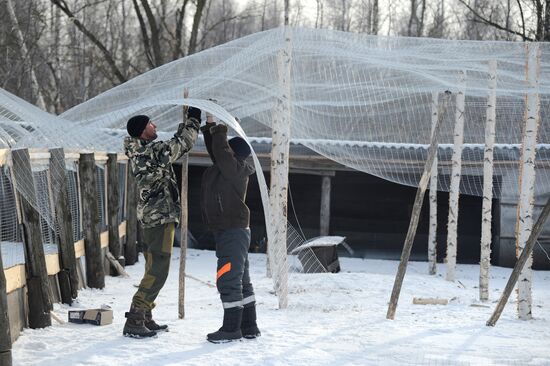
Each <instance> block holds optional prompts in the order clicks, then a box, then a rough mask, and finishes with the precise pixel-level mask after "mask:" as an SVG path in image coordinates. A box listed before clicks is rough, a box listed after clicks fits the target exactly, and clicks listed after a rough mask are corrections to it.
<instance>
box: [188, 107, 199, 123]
mask: <svg viewBox="0 0 550 366" xmlns="http://www.w3.org/2000/svg"><path fill="white" fill-rule="evenodd" d="M187 118H195V119H196V120H197V121H199V124H200V122H201V110H200V109H198V108H195V107H189V109H188V110H187Z"/></svg>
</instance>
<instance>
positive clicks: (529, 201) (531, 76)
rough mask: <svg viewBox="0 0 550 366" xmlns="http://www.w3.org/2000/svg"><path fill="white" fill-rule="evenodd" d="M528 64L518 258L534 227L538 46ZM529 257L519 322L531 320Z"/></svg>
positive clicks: (523, 274)
mask: <svg viewBox="0 0 550 366" xmlns="http://www.w3.org/2000/svg"><path fill="white" fill-rule="evenodd" d="M526 47H527V54H528V61H527V67H526V73H527V84H528V85H529V88H530V90H529V92H528V93H527V100H526V111H525V127H524V129H523V131H524V132H523V142H522V146H521V168H520V172H521V173H520V193H519V202H518V232H517V234H516V255H517V256H518V257H519V255H520V253H521V252H522V251H523V250H524V247H525V243H526V241H527V238H528V237H529V236H530V233H531V230H532V225H533V203H534V199H535V173H536V172H535V157H536V144H537V134H538V128H539V118H540V116H539V113H540V100H539V95H538V77H539V73H540V53H539V46H538V44H537V43H527V44H526ZM532 263H533V258H532V257H531V256H529V258H528V259H527V262H526V265H525V266H524V267H523V269H522V271H521V273H520V276H519V282H518V315H519V318H520V319H523V320H528V319H531V318H532V294H531V277H532V271H531V265H532Z"/></svg>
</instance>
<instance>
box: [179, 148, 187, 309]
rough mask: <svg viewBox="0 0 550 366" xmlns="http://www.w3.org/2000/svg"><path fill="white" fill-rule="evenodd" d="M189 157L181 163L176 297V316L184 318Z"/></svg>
mask: <svg viewBox="0 0 550 366" xmlns="http://www.w3.org/2000/svg"><path fill="white" fill-rule="evenodd" d="M188 163H189V156H188V154H185V155H184V156H183V159H182V161H181V192H180V197H181V219H180V226H181V235H180V272H179V296H178V316H179V318H180V319H183V318H185V263H186V258H187V229H188V228H187V221H188V218H189V213H188V208H187V207H188V206H187V191H188V186H189V185H188V175H189V169H188Z"/></svg>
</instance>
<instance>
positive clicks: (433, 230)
mask: <svg viewBox="0 0 550 366" xmlns="http://www.w3.org/2000/svg"><path fill="white" fill-rule="evenodd" d="M438 103H439V93H437V92H433V93H432V133H433V131H434V129H435V126H436V125H437V121H438V115H437V112H438V111H437V109H438ZM436 151H437V149H436ZM437 176H438V173H437V152H436V153H435V156H434V162H433V164H432V169H431V171H430V192H429V200H430V229H429V233H428V273H429V274H431V275H434V274H436V272H437Z"/></svg>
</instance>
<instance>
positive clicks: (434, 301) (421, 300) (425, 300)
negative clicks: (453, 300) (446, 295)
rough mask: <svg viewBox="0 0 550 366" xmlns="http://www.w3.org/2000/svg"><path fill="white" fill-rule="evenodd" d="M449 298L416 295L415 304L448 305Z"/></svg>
mask: <svg viewBox="0 0 550 366" xmlns="http://www.w3.org/2000/svg"><path fill="white" fill-rule="evenodd" d="M448 303H449V300H447V299H440V298H436V297H414V298H413V304H415V305H447V304H448Z"/></svg>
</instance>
